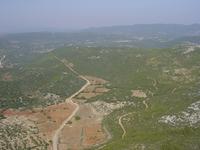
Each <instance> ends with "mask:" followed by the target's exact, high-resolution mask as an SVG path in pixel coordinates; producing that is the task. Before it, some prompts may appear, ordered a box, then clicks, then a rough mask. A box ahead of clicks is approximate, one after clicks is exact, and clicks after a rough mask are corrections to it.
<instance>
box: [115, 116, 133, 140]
mask: <svg viewBox="0 0 200 150" xmlns="http://www.w3.org/2000/svg"><path fill="white" fill-rule="evenodd" d="M130 114H132V113H127V114H124V115H122V116H120V117H119V121H118V122H119V125H120V127H121V128H122V130H123V134H122V139H124V137H125V135H126V129H125V128H124V125H123V123H122V119H123V117H126V116H128V115H130Z"/></svg>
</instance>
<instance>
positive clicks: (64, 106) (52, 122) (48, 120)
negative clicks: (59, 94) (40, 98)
mask: <svg viewBox="0 0 200 150" xmlns="http://www.w3.org/2000/svg"><path fill="white" fill-rule="evenodd" d="M74 108H75V106H74V105H73V104H71V103H60V104H58V105H52V106H48V107H46V108H43V109H42V108H37V109H32V110H24V111H19V110H13V109H8V110H6V111H4V112H3V115H4V116H6V117H9V116H24V117H27V119H29V120H32V121H34V122H35V124H36V126H37V127H38V128H39V132H40V133H39V134H40V135H41V136H42V137H43V138H44V139H46V140H47V141H50V140H51V138H52V136H53V134H54V131H55V130H56V129H57V128H58V127H59V126H60V124H61V123H62V122H63V121H64V120H65V119H66V118H67V117H68V116H70V114H71V112H72V111H73V110H74Z"/></svg>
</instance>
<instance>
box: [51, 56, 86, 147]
mask: <svg viewBox="0 0 200 150" xmlns="http://www.w3.org/2000/svg"><path fill="white" fill-rule="evenodd" d="M55 58H56V59H57V60H58V61H60V62H61V63H63V64H64V65H65V66H66V67H67V68H68V69H70V70H71V71H72V72H73V73H75V74H76V75H78V76H79V77H80V78H81V79H83V80H85V81H86V83H85V85H84V86H83V87H82V88H81V89H80V90H79V91H77V92H76V93H74V94H73V95H71V96H70V97H68V98H67V99H66V100H65V101H66V102H67V103H72V104H74V105H76V108H75V110H74V111H73V112H72V114H71V115H70V116H69V117H67V118H66V119H65V120H64V121H63V123H62V124H61V125H60V127H59V128H58V129H57V130H56V131H55V134H54V136H53V138H52V143H53V150H58V137H59V134H60V132H61V130H62V129H63V128H64V126H65V124H66V123H67V122H68V121H69V120H71V118H73V117H74V115H75V114H76V113H77V111H78V110H79V105H78V104H77V103H74V102H73V100H72V99H73V98H74V97H75V96H76V95H78V94H79V93H81V92H82V91H83V90H84V89H86V87H87V86H88V85H90V81H89V80H88V79H86V78H85V77H84V76H81V75H80V74H79V73H77V72H76V71H75V70H74V69H73V68H71V67H70V66H69V65H67V64H65V63H64V62H63V61H61V60H60V59H59V58H58V57H56V56H55Z"/></svg>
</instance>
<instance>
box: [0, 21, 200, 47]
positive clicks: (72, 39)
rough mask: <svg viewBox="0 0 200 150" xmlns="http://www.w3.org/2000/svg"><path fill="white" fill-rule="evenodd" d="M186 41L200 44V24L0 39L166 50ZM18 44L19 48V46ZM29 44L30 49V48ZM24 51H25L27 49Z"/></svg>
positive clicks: (43, 44) (22, 43) (3, 40)
mask: <svg viewBox="0 0 200 150" xmlns="http://www.w3.org/2000/svg"><path fill="white" fill-rule="evenodd" d="M182 42H192V43H193V42H194V43H200V24H192V25H181V24H137V25H127V26H110V27H99V28H88V29H84V30H81V31H76V32H33V33H18V34H8V35H4V36H0V48H2V47H4V46H3V45H6V47H7V48H9V46H8V45H9V43H10V45H12V48H13V45H14V47H26V48H27V47H32V48H33V49H34V50H35V49H42V48H44V49H54V48H58V47H63V46H69V45H71V46H77V45H78V46H90V47H91V46H92V47H95V46H114V47H115V46H116V47H119V46H122V47H123V46H128V47H147V48H152V47H153V48H154V47H166V46H171V44H177V43H182ZM16 45H17V46H16ZM27 45H29V46H27ZM23 49H24V48H23Z"/></svg>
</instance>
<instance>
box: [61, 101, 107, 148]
mask: <svg viewBox="0 0 200 150" xmlns="http://www.w3.org/2000/svg"><path fill="white" fill-rule="evenodd" d="M93 111H94V110H93V108H92V106H91V105H90V104H83V105H81V106H80V109H79V111H78V113H77V114H76V115H77V116H79V117H80V120H76V119H75V118H73V119H72V120H71V122H72V123H70V124H66V126H65V127H64V128H63V130H62V133H61V135H60V138H59V141H60V142H59V150H65V149H72V150H75V149H85V148H90V147H93V146H95V145H97V144H101V143H103V142H104V141H106V140H107V134H106V132H105V131H104V129H103V127H102V125H101V124H102V122H101V121H102V119H103V115H101V114H98V113H94V112H93Z"/></svg>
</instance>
